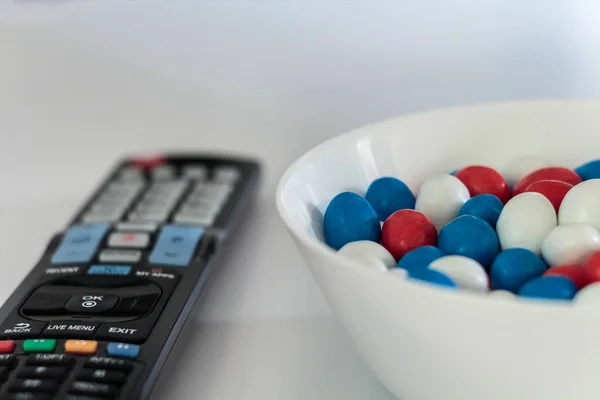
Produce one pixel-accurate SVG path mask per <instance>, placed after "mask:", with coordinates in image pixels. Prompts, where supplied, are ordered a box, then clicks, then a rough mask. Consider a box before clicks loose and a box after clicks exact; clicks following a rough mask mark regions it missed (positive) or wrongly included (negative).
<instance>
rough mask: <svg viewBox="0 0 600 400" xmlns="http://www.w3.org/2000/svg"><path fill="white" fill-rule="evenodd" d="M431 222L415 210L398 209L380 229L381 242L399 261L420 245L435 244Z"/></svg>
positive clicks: (435, 239) (436, 234)
mask: <svg viewBox="0 0 600 400" xmlns="http://www.w3.org/2000/svg"><path fill="white" fill-rule="evenodd" d="M437 236H438V233H437V230H436V229H435V226H434V225H433V223H432V222H431V221H430V220H429V218H427V217H426V216H425V214H423V213H420V212H419V211H415V210H408V209H406V210H398V211H396V212H395V213H393V214H392V215H390V216H389V217H388V219H386V220H385V222H384V223H383V228H382V229H381V244H382V245H383V247H385V248H386V249H387V250H388V251H389V252H390V253H392V255H393V256H394V258H395V259H396V261H399V260H400V258H402V256H404V255H405V254H406V253H408V252H409V251H411V250H414V249H416V248H417V247H421V246H435V245H436V244H437Z"/></svg>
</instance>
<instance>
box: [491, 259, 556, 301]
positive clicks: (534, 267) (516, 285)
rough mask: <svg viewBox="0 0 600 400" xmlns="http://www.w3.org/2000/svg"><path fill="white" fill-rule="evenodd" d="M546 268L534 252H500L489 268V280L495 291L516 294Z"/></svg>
mask: <svg viewBox="0 0 600 400" xmlns="http://www.w3.org/2000/svg"><path fill="white" fill-rule="evenodd" d="M547 269H548V266H547V265H546V263H545V262H544V261H543V260H542V259H541V258H540V257H538V256H537V255H536V254H535V253H534V252H532V251H530V250H527V249H521V248H513V249H506V250H503V251H501V252H500V254H498V256H496V259H495V260H494V262H493V263H492V266H491V268H490V280H491V282H492V287H493V288H494V289H495V290H500V289H504V290H508V291H510V292H513V293H517V292H518V291H519V289H521V287H522V286H523V285H524V284H525V283H526V282H528V281H530V280H531V279H533V278H536V277H538V276H540V275H542V274H543V273H544V272H546V270H547Z"/></svg>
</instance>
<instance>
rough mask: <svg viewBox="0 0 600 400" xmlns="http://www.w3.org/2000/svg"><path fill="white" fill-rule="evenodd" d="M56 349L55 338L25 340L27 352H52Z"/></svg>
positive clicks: (25, 350)
mask: <svg viewBox="0 0 600 400" xmlns="http://www.w3.org/2000/svg"><path fill="white" fill-rule="evenodd" d="M55 349H56V340H54V339H28V340H26V341H24V342H23V351H24V352H25V353H52V352H53V351H54V350H55Z"/></svg>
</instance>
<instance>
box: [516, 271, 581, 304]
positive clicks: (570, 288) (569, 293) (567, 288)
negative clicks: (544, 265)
mask: <svg viewBox="0 0 600 400" xmlns="http://www.w3.org/2000/svg"><path fill="white" fill-rule="evenodd" d="M576 293H577V287H576V286H575V284H574V283H573V281H572V280H570V279H569V278H565V277H563V276H541V277H539V278H535V279H532V280H530V281H529V282H527V283H526V284H524V285H523V287H522V288H521V290H519V296H523V297H533V298H538V299H553V300H572V299H573V297H575V294H576Z"/></svg>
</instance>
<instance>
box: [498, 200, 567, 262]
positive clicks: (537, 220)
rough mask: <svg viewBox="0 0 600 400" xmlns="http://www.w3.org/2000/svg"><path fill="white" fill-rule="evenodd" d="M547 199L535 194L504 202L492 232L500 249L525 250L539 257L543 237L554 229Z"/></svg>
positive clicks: (554, 213) (554, 214)
mask: <svg viewBox="0 0 600 400" xmlns="http://www.w3.org/2000/svg"><path fill="white" fill-rule="evenodd" d="M556 224H557V223H556V212H555V211H554V207H553V206H552V203H550V200H548V199H547V198H546V197H544V196H543V195H541V194H539V193H533V192H528V193H522V194H520V195H518V196H515V197H513V198H512V199H510V200H509V201H508V203H506V205H505V206H504V208H503V209H502V212H501V213H500V217H499V218H498V223H497V224H496V232H497V234H498V238H499V239H500V246H501V247H502V249H510V248H515V247H520V248H525V249H528V250H531V251H533V252H534V253H535V254H537V255H540V253H541V249H542V243H543V242H544V239H545V238H546V236H547V235H548V234H549V233H550V231H552V229H554V228H555V227H556Z"/></svg>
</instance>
